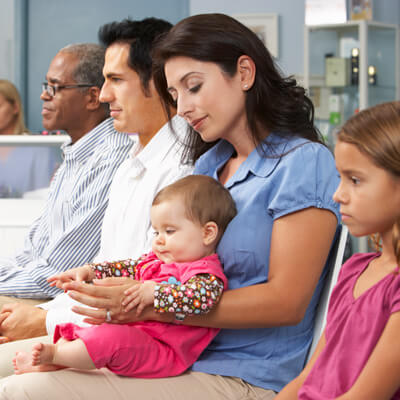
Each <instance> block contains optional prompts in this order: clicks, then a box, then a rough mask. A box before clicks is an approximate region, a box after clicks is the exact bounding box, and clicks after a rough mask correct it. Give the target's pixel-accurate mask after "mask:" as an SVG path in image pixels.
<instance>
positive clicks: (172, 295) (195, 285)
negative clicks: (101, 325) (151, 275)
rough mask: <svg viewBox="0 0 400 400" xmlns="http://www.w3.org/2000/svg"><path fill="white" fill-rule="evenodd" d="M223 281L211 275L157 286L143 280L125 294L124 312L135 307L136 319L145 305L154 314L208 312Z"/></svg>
mask: <svg viewBox="0 0 400 400" xmlns="http://www.w3.org/2000/svg"><path fill="white" fill-rule="evenodd" d="M223 290H224V282H223V281H222V280H221V279H220V278H218V277H216V276H215V275H212V274H197V275H194V276H192V277H191V278H190V279H189V280H188V281H187V282H185V283H184V284H182V283H156V282H153V281H144V282H143V283H141V284H139V285H135V286H132V287H130V288H129V289H128V290H126V291H125V295H126V297H125V299H124V300H123V302H122V305H123V306H124V307H125V311H130V310H133V309H134V308H135V307H137V314H136V315H137V316H139V315H140V314H141V313H142V311H143V310H144V308H145V307H146V306H148V305H152V306H154V311H155V312H157V313H174V314H175V313H181V314H185V315H193V314H205V313H208V312H209V311H210V310H211V309H212V308H213V307H214V306H215V305H216V304H217V303H218V301H219V299H220V297H221V294H222V291H223Z"/></svg>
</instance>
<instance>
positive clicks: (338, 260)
mask: <svg viewBox="0 0 400 400" xmlns="http://www.w3.org/2000/svg"><path fill="white" fill-rule="evenodd" d="M347 236H348V229H347V227H346V226H345V225H342V227H341V232H340V235H339V237H338V238H337V240H336V242H335V245H334V248H333V250H332V251H333V252H334V253H333V254H335V252H336V255H335V256H333V257H331V260H332V262H331V265H330V268H329V272H328V276H327V277H326V281H325V285H324V288H323V289H322V293H321V297H320V300H319V303H318V307H317V312H316V315H315V325H314V334H313V340H312V343H311V347H310V350H309V352H308V356H307V362H308V361H309V359H310V357H311V355H312V354H313V353H314V350H315V347H316V346H317V344H318V341H319V339H320V337H321V335H322V332H323V331H324V328H325V325H326V316H327V313H328V304H329V298H330V296H331V293H332V290H333V287H334V286H335V284H336V282H337V280H338V276H339V271H340V268H341V267H342V263H343V256H344V251H345V248H346V241H347Z"/></svg>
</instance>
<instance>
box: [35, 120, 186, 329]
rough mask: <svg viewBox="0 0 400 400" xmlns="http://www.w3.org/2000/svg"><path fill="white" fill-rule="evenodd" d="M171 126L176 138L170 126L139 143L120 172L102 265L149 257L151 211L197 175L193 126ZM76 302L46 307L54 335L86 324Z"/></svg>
mask: <svg viewBox="0 0 400 400" xmlns="http://www.w3.org/2000/svg"><path fill="white" fill-rule="evenodd" d="M171 122H172V123H173V126H174V131H175V133H176V135H174V133H173V132H172V131H171V129H170V126H169V124H168V123H167V124H165V125H164V126H163V127H162V128H161V129H160V131H159V132H158V133H157V134H156V135H155V136H154V137H153V138H152V139H151V141H150V142H149V143H148V144H147V145H146V146H145V147H144V148H142V147H141V145H140V143H139V141H137V142H136V143H135V145H134V146H133V147H132V149H131V151H130V156H129V158H128V159H127V160H125V161H124V162H123V163H122V164H121V165H120V167H119V168H118V171H117V172H116V174H115V177H114V180H113V182H112V184H111V189H110V196H109V203H108V207H107V210H106V213H105V216H104V220H103V227H102V234H101V246H100V251H99V253H98V255H97V256H96V258H95V260H96V261H97V262H101V261H117V260H120V259H124V258H137V257H139V256H141V255H142V254H143V253H146V252H148V251H149V250H150V249H151V239H152V231H151V225H150V208H151V204H152V202H153V198H154V196H155V195H156V194H157V192H158V191H159V190H161V189H162V188H163V187H164V186H167V185H169V184H170V183H173V182H175V181H176V180H178V179H180V178H182V177H184V176H186V175H189V174H191V173H192V171H193V167H192V166H189V165H183V164H182V163H181V157H182V151H183V146H182V144H181V142H182V140H183V138H184V136H185V134H186V131H187V123H186V122H185V121H184V120H183V119H182V118H181V117H178V116H175V117H174V118H173V119H172V120H171ZM177 136H178V137H177ZM72 303H73V301H72V300H71V299H70V298H69V297H68V296H67V295H60V296H58V297H57V298H56V299H55V300H54V301H52V302H50V303H47V304H46V305H43V306H41V307H42V308H45V309H48V310H49V311H48V313H47V320H46V324H47V331H48V332H49V334H52V333H53V332H54V328H55V325H56V324H58V323H63V322H74V323H77V324H79V325H82V326H83V325H85V324H83V323H82V322H81V321H82V317H81V316H79V315H78V314H75V313H73V312H72V311H70V307H71V304H72Z"/></svg>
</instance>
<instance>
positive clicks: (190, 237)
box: [150, 199, 209, 263]
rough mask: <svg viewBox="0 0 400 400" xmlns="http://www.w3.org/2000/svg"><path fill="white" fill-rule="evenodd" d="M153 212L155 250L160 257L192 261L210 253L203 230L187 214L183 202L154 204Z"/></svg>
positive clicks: (167, 261) (168, 260)
mask: <svg viewBox="0 0 400 400" xmlns="http://www.w3.org/2000/svg"><path fill="white" fill-rule="evenodd" d="M150 215H151V224H152V226H153V229H154V239H153V243H152V249H153V251H154V253H155V254H156V255H157V257H158V258H159V259H160V260H162V261H164V262H166V263H172V262H189V261H194V260H198V259H200V258H202V257H205V256H207V255H208V253H209V249H208V247H207V246H206V245H205V243H204V229H203V227H202V226H201V225H200V224H198V223H196V222H193V221H191V220H189V219H188V218H187V217H186V215H185V206H184V204H183V202H182V201H180V200H178V199H173V200H165V201H163V202H162V203H160V204H157V205H154V206H153V207H152V208H151V214H150Z"/></svg>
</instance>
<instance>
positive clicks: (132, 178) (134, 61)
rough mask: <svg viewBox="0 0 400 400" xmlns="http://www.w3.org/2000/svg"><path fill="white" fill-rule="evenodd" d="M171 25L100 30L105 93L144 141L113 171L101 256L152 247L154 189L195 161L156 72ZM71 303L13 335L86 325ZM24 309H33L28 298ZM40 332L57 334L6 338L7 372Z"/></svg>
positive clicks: (117, 25)
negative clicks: (189, 159) (157, 49)
mask: <svg viewBox="0 0 400 400" xmlns="http://www.w3.org/2000/svg"><path fill="white" fill-rule="evenodd" d="M171 26H172V25H171V24H169V23H168V22H166V21H162V20H159V19H155V18H147V19H144V20H142V21H132V20H129V19H126V20H123V21H122V22H113V23H111V24H107V25H105V26H103V27H102V28H101V29H100V31H99V39H100V41H101V42H102V44H104V46H105V47H106V54H105V64H104V69H103V75H104V78H105V82H104V85H103V87H102V90H101V94H100V100H101V101H103V102H106V103H108V104H109V107H110V114H111V116H112V117H113V118H114V127H115V128H116V129H117V130H118V131H123V132H135V133H136V134H137V141H136V143H135V144H134V146H133V147H132V149H131V151H130V154H129V157H128V158H127V159H126V160H125V161H124V162H123V163H122V164H121V165H120V167H119V168H118V171H117V173H116V174H115V177H114V179H113V182H112V185H111V189H110V196H109V204H108V207H107V210H106V213H105V217H104V221H103V227H102V232H101V246H100V251H99V253H98V255H97V256H96V258H95V261H96V262H102V261H105V260H118V259H124V258H137V257H139V256H140V255H141V254H143V253H145V252H147V251H148V250H150V248H151V239H152V231H151V224H150V219H149V210H150V207H151V203H152V200H153V197H154V196H155V194H156V193H157V192H158V191H159V190H160V189H161V188H163V187H164V186H166V185H169V184H170V183H172V182H174V181H176V180H177V179H179V178H181V177H183V176H186V175H188V174H189V173H191V171H192V169H193V167H192V166H189V165H182V163H181V158H182V150H183V148H182V145H181V143H182V141H183V140H184V137H185V134H186V130H187V123H186V122H185V121H184V120H183V119H182V118H180V117H178V116H174V117H173V118H172V119H171V120H170V121H168V117H167V116H166V113H165V110H164V108H163V105H162V103H161V100H160V98H159V95H158V93H157V91H156V90H155V87H154V83H153V79H152V59H151V51H152V49H153V46H154V44H155V43H156V41H157V39H158V37H159V36H160V35H162V34H163V33H165V32H167V31H168V30H169V29H170V28H171ZM170 114H171V115H174V114H175V110H170ZM85 261H90V260H89V259H88V260H85ZM81 264H82V263H80V264H76V266H79V265H81ZM71 304H72V300H71V299H70V298H69V297H68V296H67V295H65V294H61V295H59V296H57V298H55V299H54V300H53V301H51V302H49V303H45V304H43V305H41V307H42V308H45V310H44V309H40V310H39V311H38V312H40V313H41V314H40V316H38V317H37V319H36V321H37V323H32V324H31V326H29V327H26V329H25V330H24V332H18V334H15V332H16V331H17V330H18V328H17V324H15V326H14V327H13V329H11V330H10V332H9V335H12V340H18V339H24V338H29V337H36V336H40V335H44V334H46V331H47V333H48V334H50V335H51V334H52V333H53V331H54V329H55V325H56V324H59V323H63V322H74V323H77V324H79V325H84V323H83V322H82V319H83V317H81V316H79V315H78V314H76V313H74V312H72V311H71ZM24 312H25V313H26V312H28V306H26V309H25V310H24ZM21 314H22V313H21ZM39 340H40V341H42V342H43V341H46V340H47V341H49V340H50V339H49V338H47V339H44V338H43V337H42V338H37V339H30V340H24V341H22V342H16V343H15V344H13V343H10V344H5V345H3V346H0V351H1V354H0V359H1V360H2V363H1V364H0V376H1V375H3V376H5V375H7V374H8V373H11V371H12V370H11V368H10V367H9V366H8V365H5V363H9V362H10V360H11V358H12V356H13V355H14V354H15V350H19V349H27V350H30V347H31V344H32V343H34V342H37V341H39ZM4 347H5V348H4ZM3 360H4V361H3ZM7 367H8V369H7Z"/></svg>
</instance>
